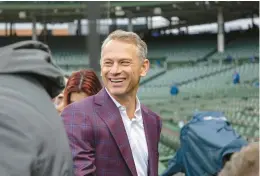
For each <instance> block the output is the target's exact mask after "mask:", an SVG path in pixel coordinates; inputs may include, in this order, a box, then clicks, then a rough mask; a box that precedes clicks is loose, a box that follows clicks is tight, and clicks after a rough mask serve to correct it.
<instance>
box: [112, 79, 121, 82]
mask: <svg viewBox="0 0 260 176" xmlns="http://www.w3.org/2000/svg"><path fill="white" fill-rule="evenodd" d="M122 81H124V79H111V82H122Z"/></svg>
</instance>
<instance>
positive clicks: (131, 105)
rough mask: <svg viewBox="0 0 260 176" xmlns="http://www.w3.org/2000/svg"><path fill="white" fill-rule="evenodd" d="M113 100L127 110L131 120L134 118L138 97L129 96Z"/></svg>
mask: <svg viewBox="0 0 260 176" xmlns="http://www.w3.org/2000/svg"><path fill="white" fill-rule="evenodd" d="M113 98H114V99H115V100H116V101H117V102H118V103H120V104H121V105H122V106H124V107H125V108H126V112H127V115H128V117H129V119H132V118H134V114H135V109H136V95H127V96H123V97H115V96H113Z"/></svg>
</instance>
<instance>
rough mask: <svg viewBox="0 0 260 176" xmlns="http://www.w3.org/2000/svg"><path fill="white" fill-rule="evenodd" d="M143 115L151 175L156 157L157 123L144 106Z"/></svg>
mask: <svg viewBox="0 0 260 176" xmlns="http://www.w3.org/2000/svg"><path fill="white" fill-rule="evenodd" d="M142 117H143V123H144V131H145V137H146V142H147V148H148V168H149V169H148V171H149V173H148V175H151V174H153V173H155V172H154V166H155V165H154V164H156V163H154V162H155V161H154V158H155V157H156V153H155V151H154V150H155V149H154V148H153V147H156V146H154V145H156V144H154V143H155V142H156V139H154V137H155V136H156V133H155V131H156V130H155V129H154V127H155V125H154V124H153V122H152V118H151V117H149V114H148V112H147V110H146V109H145V108H143V107H142Z"/></svg>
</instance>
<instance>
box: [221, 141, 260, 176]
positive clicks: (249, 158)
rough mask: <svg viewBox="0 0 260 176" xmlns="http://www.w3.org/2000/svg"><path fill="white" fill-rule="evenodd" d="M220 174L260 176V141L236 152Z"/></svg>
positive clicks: (222, 175)
mask: <svg viewBox="0 0 260 176" xmlns="http://www.w3.org/2000/svg"><path fill="white" fill-rule="evenodd" d="M219 176H259V143H252V144H249V145H248V146H247V147H244V148H243V149H242V150H241V151H240V152H237V153H235V154H234V155H233V156H232V157H231V160H230V161H229V162H227V163H226V165H225V167H224V169H223V170H222V171H221V173H220V174H219Z"/></svg>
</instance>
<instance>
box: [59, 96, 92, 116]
mask: <svg viewBox="0 0 260 176" xmlns="http://www.w3.org/2000/svg"><path fill="white" fill-rule="evenodd" d="M93 104H94V101H93V96H90V97H87V98H84V99H83V100H80V101H77V102H74V103H71V104H69V105H68V106H66V107H65V108H64V110H63V111H62V114H63V113H64V112H75V111H82V112H83V111H84V112H88V111H91V110H93Z"/></svg>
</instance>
